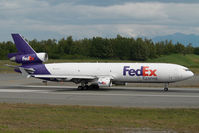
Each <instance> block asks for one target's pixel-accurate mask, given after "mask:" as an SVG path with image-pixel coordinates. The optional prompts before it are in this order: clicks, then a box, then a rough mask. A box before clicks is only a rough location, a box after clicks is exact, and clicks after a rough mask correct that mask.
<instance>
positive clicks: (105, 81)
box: [97, 77, 112, 87]
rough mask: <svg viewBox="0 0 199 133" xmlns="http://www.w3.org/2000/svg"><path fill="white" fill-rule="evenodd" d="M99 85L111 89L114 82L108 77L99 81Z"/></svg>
mask: <svg viewBox="0 0 199 133" xmlns="http://www.w3.org/2000/svg"><path fill="white" fill-rule="evenodd" d="M97 84H98V86H99V87H111V86H112V81H111V79H110V78H108V77H102V78H99V79H98V80H97Z"/></svg>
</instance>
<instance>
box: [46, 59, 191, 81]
mask: <svg viewBox="0 0 199 133" xmlns="http://www.w3.org/2000/svg"><path fill="white" fill-rule="evenodd" d="M45 66H46V68H47V70H48V71H49V72H50V73H51V74H52V75H67V76H96V77H112V79H113V80H112V81H113V82H151V83H170V82H176V81H181V80H185V79H188V78H190V77H192V76H193V75H194V74H193V73H192V72H191V71H190V70H189V69H188V68H186V67H184V66H180V65H176V64H168V63H54V64H45Z"/></svg>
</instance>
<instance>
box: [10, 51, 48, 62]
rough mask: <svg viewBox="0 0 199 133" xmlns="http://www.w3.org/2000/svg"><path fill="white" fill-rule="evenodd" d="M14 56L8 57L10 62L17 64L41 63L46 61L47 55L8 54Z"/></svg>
mask: <svg viewBox="0 0 199 133" xmlns="http://www.w3.org/2000/svg"><path fill="white" fill-rule="evenodd" d="M10 55H14V56H11V57H10V60H11V61H14V62H17V63H22V64H26V63H42V62H45V61H47V60H48V54H47V53H36V54H17V53H14V54H10Z"/></svg>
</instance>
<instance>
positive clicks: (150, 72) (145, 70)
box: [123, 66, 157, 77]
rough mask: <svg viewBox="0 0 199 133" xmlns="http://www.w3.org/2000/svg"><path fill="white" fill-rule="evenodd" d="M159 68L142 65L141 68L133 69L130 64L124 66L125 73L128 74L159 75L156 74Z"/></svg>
mask: <svg viewBox="0 0 199 133" xmlns="http://www.w3.org/2000/svg"><path fill="white" fill-rule="evenodd" d="M156 71H157V69H154V70H152V69H150V68H149V66H141V68H140V69H131V68H130V66H124V68H123V75H124V76H126V75H127V74H128V75H129V76H144V77H145V76H155V77H156V76H157V75H156Z"/></svg>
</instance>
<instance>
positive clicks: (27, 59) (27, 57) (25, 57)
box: [22, 56, 35, 61]
mask: <svg viewBox="0 0 199 133" xmlns="http://www.w3.org/2000/svg"><path fill="white" fill-rule="evenodd" d="M34 59H35V58H34V57H32V56H23V57H22V61H33V60H34Z"/></svg>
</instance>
